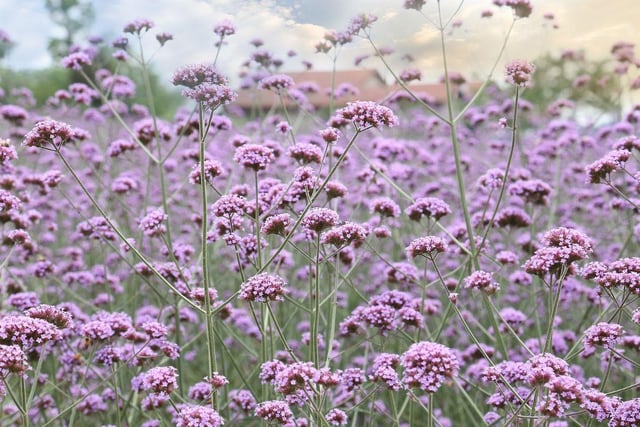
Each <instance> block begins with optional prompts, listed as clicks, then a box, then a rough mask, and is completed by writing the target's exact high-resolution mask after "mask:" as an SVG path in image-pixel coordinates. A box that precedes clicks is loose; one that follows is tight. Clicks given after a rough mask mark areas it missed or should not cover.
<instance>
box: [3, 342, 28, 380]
mask: <svg viewBox="0 0 640 427" xmlns="http://www.w3.org/2000/svg"><path fill="white" fill-rule="evenodd" d="M30 369H31V366H29V362H28V361H27V356H26V355H25V354H24V352H23V351H22V349H21V348H20V347H19V346H17V345H4V344H0V377H2V378H4V377H5V375H3V374H2V372H3V371H7V372H10V373H13V374H18V375H21V374H24V373H25V372H27V371H28V370H30Z"/></svg>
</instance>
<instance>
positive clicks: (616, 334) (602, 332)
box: [584, 322, 624, 351]
mask: <svg viewBox="0 0 640 427" xmlns="http://www.w3.org/2000/svg"><path fill="white" fill-rule="evenodd" d="M623 333H624V331H623V329H622V326H621V325H618V324H617V323H606V322H600V323H597V324H595V325H593V326H591V327H589V328H588V329H587V330H586V331H585V332H584V347H585V351H588V350H591V349H593V347H595V346H603V347H604V348H607V349H613V347H615V346H616V344H617V343H618V341H619V340H620V338H621V337H622V334H623Z"/></svg>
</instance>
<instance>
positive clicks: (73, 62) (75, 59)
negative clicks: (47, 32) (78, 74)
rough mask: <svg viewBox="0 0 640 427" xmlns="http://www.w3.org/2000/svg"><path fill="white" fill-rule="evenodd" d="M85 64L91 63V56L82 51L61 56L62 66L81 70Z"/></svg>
mask: <svg viewBox="0 0 640 427" xmlns="http://www.w3.org/2000/svg"><path fill="white" fill-rule="evenodd" d="M85 65H91V58H90V57H89V55H87V54H86V53H84V52H74V53H72V54H70V55H68V56H65V57H64V58H62V66H63V67H64V68H71V69H74V70H81V69H82V67H83V66H85Z"/></svg>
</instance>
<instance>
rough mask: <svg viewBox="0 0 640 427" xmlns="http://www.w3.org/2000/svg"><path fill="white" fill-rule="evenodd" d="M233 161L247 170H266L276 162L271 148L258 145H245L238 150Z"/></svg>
mask: <svg viewBox="0 0 640 427" xmlns="http://www.w3.org/2000/svg"><path fill="white" fill-rule="evenodd" d="M233 160H234V161H235V162H237V163H239V164H240V165H242V166H244V167H245V168H247V169H253V170H254V171H261V170H265V169H266V168H267V166H268V165H269V164H270V163H271V162H273V161H274V160H275V155H274V152H273V150H272V149H271V148H269V147H266V146H264V145H258V144H245V145H242V146H240V147H238V148H236V152H235V154H234V155H233Z"/></svg>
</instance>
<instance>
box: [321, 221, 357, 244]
mask: <svg viewBox="0 0 640 427" xmlns="http://www.w3.org/2000/svg"><path fill="white" fill-rule="evenodd" d="M366 238H367V231H366V230H365V228H364V227H363V226H361V225H359V224H355V223H352V222H346V223H344V224H342V225H339V226H337V227H334V228H332V229H330V230H328V231H325V232H324V233H323V234H322V236H321V237H320V243H323V244H331V245H334V246H336V247H342V246H346V245H349V244H352V243H353V244H355V245H356V246H358V245H361V244H362V242H364V240H365V239H366Z"/></svg>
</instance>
